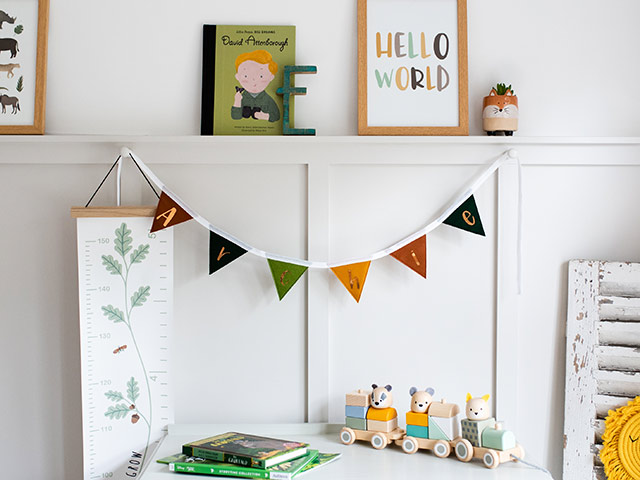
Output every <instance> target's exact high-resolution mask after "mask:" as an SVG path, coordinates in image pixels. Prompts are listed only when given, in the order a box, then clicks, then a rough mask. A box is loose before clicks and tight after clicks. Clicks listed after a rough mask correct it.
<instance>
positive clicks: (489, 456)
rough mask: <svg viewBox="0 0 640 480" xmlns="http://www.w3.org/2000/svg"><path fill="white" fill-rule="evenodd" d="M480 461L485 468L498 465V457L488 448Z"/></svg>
mask: <svg viewBox="0 0 640 480" xmlns="http://www.w3.org/2000/svg"><path fill="white" fill-rule="evenodd" d="M482 463H484V466H485V467H487V468H496V467H497V466H498V465H500V457H498V454H497V453H496V452H494V451H493V450H489V451H488V452H486V453H485V454H484V455H483V456H482Z"/></svg>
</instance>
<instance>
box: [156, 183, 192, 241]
mask: <svg viewBox="0 0 640 480" xmlns="http://www.w3.org/2000/svg"><path fill="white" fill-rule="evenodd" d="M192 218H193V217H192V216H191V215H189V214H188V213H187V212H186V211H185V210H184V209H183V208H182V207H181V206H180V205H178V204H177V203H176V202H175V200H174V199H173V198H171V197H170V196H169V195H167V194H166V193H165V192H164V190H163V191H162V193H161V194H160V200H159V201H158V207H157V208H156V214H155V216H154V218H153V224H152V225H151V233H153V232H157V231H158V230H163V229H165V228H168V227H173V226H174V225H178V224H179V223H182V222H186V221H187V220H191V219H192Z"/></svg>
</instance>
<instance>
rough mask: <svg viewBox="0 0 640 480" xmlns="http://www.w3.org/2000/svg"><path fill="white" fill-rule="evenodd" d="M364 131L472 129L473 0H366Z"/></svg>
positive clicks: (361, 17)
mask: <svg viewBox="0 0 640 480" xmlns="http://www.w3.org/2000/svg"><path fill="white" fill-rule="evenodd" d="M358 134H360V135H468V134H469V99H468V84H467V4H466V0H358Z"/></svg>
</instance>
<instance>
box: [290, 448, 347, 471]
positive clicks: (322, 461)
mask: <svg viewBox="0 0 640 480" xmlns="http://www.w3.org/2000/svg"><path fill="white" fill-rule="evenodd" d="M341 456H342V454H341V453H318V455H317V456H316V458H314V459H313V460H312V461H311V462H309V463H307V464H306V465H305V466H304V467H302V469H301V470H300V472H299V474H300V475H302V474H303V473H306V472H308V471H309V470H313V469H314V468H318V467H322V466H324V465H326V464H327V463H331V462H333V461H334V460H337V459H339V458H340V457H341Z"/></svg>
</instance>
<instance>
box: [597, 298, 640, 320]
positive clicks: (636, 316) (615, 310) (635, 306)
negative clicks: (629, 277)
mask: <svg viewBox="0 0 640 480" xmlns="http://www.w3.org/2000/svg"><path fill="white" fill-rule="evenodd" d="M598 303H599V304H600V320H622V321H625V322H640V298H628V297H614V296H604V297H600V298H599V300H598Z"/></svg>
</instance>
